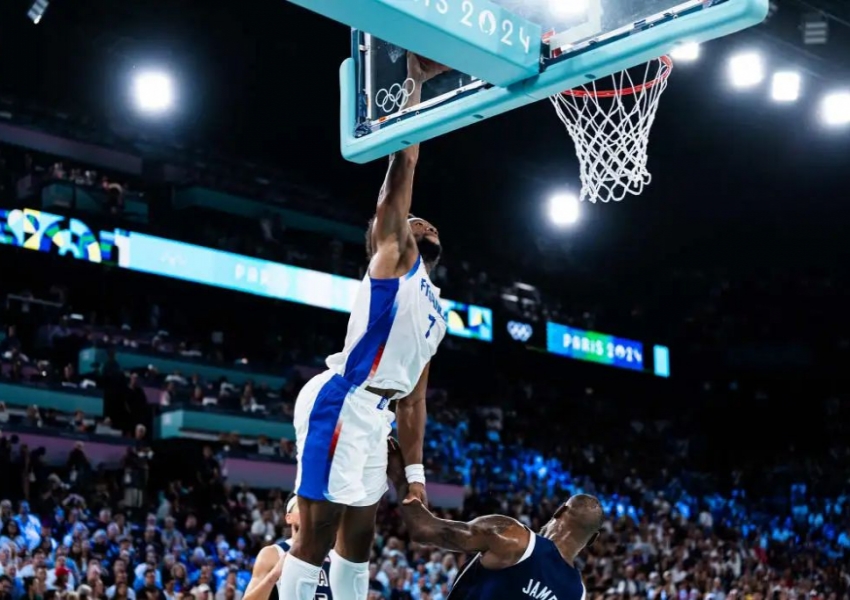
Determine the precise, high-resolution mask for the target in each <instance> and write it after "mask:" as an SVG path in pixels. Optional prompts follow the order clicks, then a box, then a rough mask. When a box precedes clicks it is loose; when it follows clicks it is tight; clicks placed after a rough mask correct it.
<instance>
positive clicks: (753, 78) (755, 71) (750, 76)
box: [729, 52, 764, 88]
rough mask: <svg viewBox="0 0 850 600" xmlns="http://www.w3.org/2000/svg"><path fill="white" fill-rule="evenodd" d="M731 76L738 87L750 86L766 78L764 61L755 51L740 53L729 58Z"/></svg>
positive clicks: (731, 79) (734, 84) (733, 83)
mask: <svg viewBox="0 0 850 600" xmlns="http://www.w3.org/2000/svg"><path fill="white" fill-rule="evenodd" d="M729 78H730V81H731V82H732V85H733V86H735V87H736V88H749V87H754V86H756V85H758V84H760V83H761V82H762V81H763V80H764V61H763V60H762V57H761V56H760V55H759V54H757V53H755V52H747V53H745V54H738V55H737V56H733V57H732V58H731V59H730V60H729Z"/></svg>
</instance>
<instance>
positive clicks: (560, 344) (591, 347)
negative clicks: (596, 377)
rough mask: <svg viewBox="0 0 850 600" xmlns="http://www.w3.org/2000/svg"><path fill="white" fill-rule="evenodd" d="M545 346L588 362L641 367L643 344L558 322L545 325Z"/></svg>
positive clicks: (621, 366)
mask: <svg viewBox="0 0 850 600" xmlns="http://www.w3.org/2000/svg"><path fill="white" fill-rule="evenodd" d="M546 349H547V350H548V351H549V352H551V353H553V354H560V355H561V356H566V357H569V358H573V359H575V360H583V361H588V362H595V363H600V364H603V365H610V366H612V367H619V368H621V369H632V370H635V371H643V369H644V363H643V344H641V343H640V342H636V341H634V340H628V339H626V338H618V337H614V336H613V335H607V334H604V333H599V332H597V331H584V330H582V329H575V328H573V327H568V326H566V325H560V324H558V323H551V322H550V323H547V325H546Z"/></svg>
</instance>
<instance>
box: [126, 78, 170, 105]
mask: <svg viewBox="0 0 850 600" xmlns="http://www.w3.org/2000/svg"><path fill="white" fill-rule="evenodd" d="M133 96H134V97H135V100H136V106H137V107H138V109H139V110H140V111H142V112H146V113H162V112H165V111H167V110H169V109H170V108H171V107H172V105H173V103H174V86H173V84H172V82H171V77H169V76H168V75H167V74H165V73H159V72H153V71H149V72H145V73H140V74H138V75H137V76H136V78H135V81H134V82H133Z"/></svg>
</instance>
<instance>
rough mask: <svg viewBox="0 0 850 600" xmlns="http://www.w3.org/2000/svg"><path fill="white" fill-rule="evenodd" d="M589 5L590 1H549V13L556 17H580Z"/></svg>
mask: <svg viewBox="0 0 850 600" xmlns="http://www.w3.org/2000/svg"><path fill="white" fill-rule="evenodd" d="M589 5H590V0H549V12H551V13H552V14H553V15H554V16H556V17H580V16H581V15H584V14H586V13H587V10H588V8H589V7H590V6H589Z"/></svg>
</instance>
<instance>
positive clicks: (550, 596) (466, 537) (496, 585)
mask: <svg viewBox="0 0 850 600" xmlns="http://www.w3.org/2000/svg"><path fill="white" fill-rule="evenodd" d="M387 473H388V475H389V478H390V480H391V481H392V482H393V485H395V486H396V490H397V491H398V494H399V496H400V497H405V500H404V501H403V502H402V509H401V514H402V518H403V519H404V522H405V524H406V525H407V528H408V530H409V532H410V537H411V539H412V540H413V541H415V542H419V543H421V544H430V545H434V546H438V547H441V548H444V549H446V550H451V551H454V552H466V553H470V554H471V553H476V556H475V558H473V559H472V560H471V561H470V562H469V563H468V564H467V566H466V567H465V568H464V569H463V571H461V573H460V574H459V575H458V577H457V579H456V580H455V583H454V586H453V587H452V590H451V592H450V593H449V596H448V600H492V599H494V598H497V599H498V600H520V599H522V600H528V598H536V599H538V600H584V584H583V583H582V582H581V576H580V575H579V572H578V570H577V569H576V568H575V566H574V564H573V563H574V561H575V557H576V556H577V555H578V553H579V552H581V551H582V550H583V549H584V548H585V547H586V546H589V545H590V544H592V543H593V542H594V541H595V540H596V537H597V536H598V535H599V530H600V528H601V527H602V520H603V512H602V506H601V505H600V504H599V500H598V499H596V498H594V497H593V496H588V495H586V494H578V495H576V496H573V497H572V498H570V499H569V500H568V501H567V502H566V503H565V504H563V505H561V507H560V508H558V510H556V511H555V514H554V515H553V516H552V518H551V519H550V520H549V522H548V523H546V525H544V526H543V529H542V530H541V531H540V533H539V534H535V533H533V532H532V531H531V530H529V529H528V528H527V527H525V526H524V525H522V524H521V523H520V522H519V521H516V520H514V519H511V518H510V517H504V516H501V515H489V516H484V517H479V518H477V519H475V520H474V521H470V522H469V523H461V522H459V521H448V520H445V519H438V518H437V517H435V516H434V515H433V514H431V512H430V511H429V510H428V509H427V508H426V507H425V505H424V504H422V502H420V501H419V499H418V498H415V497H411V496H409V495H408V493H407V488H408V483H407V481H406V479H405V477H404V463H403V457H402V456H401V454H400V452H399V450H398V446H397V445H396V444H395V442H394V441H392V440H391V441H390V458H389V467H388V471H387Z"/></svg>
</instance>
